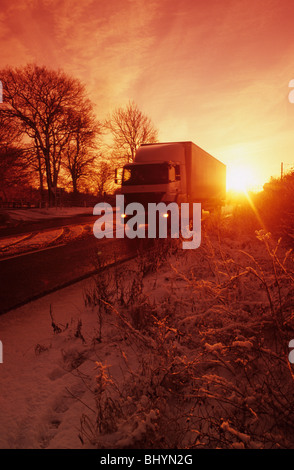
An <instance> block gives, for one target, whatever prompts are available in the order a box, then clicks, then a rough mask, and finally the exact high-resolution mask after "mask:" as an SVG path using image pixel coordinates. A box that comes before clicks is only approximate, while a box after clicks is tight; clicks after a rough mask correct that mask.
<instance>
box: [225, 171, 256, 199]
mask: <svg viewBox="0 0 294 470" xmlns="http://www.w3.org/2000/svg"><path fill="white" fill-rule="evenodd" d="M254 179H255V178H254V174H253V172H252V171H251V170H250V169H249V168H247V167H244V166H235V167H227V191H234V192H238V193H246V192H247V191H248V190H249V189H250V188H251V187H252V186H253V184H254Z"/></svg>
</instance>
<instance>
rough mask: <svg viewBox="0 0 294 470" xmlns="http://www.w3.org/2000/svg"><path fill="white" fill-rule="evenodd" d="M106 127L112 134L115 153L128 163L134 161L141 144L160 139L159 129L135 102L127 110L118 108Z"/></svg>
mask: <svg viewBox="0 0 294 470" xmlns="http://www.w3.org/2000/svg"><path fill="white" fill-rule="evenodd" d="M104 127H105V128H106V129H107V130H109V131H110V132H111V134H112V137H113V141H114V147H115V148H114V152H116V153H117V154H118V155H119V156H120V155H122V159H123V160H124V161H127V162H130V161H133V160H134V158H135V153H136V150H137V148H138V147H139V146H140V145H141V144H144V143H153V142H157V139H158V131H157V129H155V127H154V126H153V124H152V122H151V120H150V118H149V117H148V116H146V115H145V114H143V113H142V111H140V109H139V108H138V106H137V105H136V103H134V101H130V102H129V103H128V105H127V106H126V108H117V109H116V110H115V111H114V112H113V114H112V115H111V116H109V117H108V118H107V119H106V121H105V123H104Z"/></svg>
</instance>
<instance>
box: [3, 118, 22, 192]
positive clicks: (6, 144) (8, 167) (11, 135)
mask: <svg viewBox="0 0 294 470" xmlns="http://www.w3.org/2000/svg"><path fill="white" fill-rule="evenodd" d="M21 144H22V142H21V131H20V129H19V127H18V126H17V125H16V124H15V123H14V122H12V121H11V120H9V119H8V118H5V117H4V116H3V115H1V114H0V192H1V193H2V194H3V195H4V198H6V191H7V189H9V188H11V187H13V186H16V185H18V186H19V185H20V184H23V183H27V178H28V165H26V164H25V163H24V155H25V150H24V149H23V147H22V145H21Z"/></svg>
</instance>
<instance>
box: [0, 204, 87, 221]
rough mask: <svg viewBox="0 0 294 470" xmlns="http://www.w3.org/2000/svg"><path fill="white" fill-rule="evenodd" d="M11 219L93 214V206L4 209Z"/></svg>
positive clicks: (20, 219) (28, 219) (26, 219)
mask: <svg viewBox="0 0 294 470" xmlns="http://www.w3.org/2000/svg"><path fill="white" fill-rule="evenodd" d="M5 213H6V214H8V215H9V218H10V219H11V220H12V221H23V222H24V221H26V222H27V221H36V220H42V219H48V218H55V217H71V216H75V215H80V214H89V215H93V207H49V208H47V209H46V208H43V209H11V210H5Z"/></svg>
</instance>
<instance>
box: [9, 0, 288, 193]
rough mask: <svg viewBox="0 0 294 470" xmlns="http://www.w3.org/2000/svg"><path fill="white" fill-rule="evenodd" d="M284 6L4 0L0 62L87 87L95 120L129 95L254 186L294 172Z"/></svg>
mask: <svg viewBox="0 0 294 470" xmlns="http://www.w3.org/2000/svg"><path fill="white" fill-rule="evenodd" d="M293 25H294V2H293V0H177V1H175V0H149V1H147V0H94V1H92V0H1V8H0V36H1V59H0V66H1V67H4V66H6V65H11V66H20V65H25V64H26V63H28V62H36V63H37V64H40V65H43V64H44V65H47V66H48V67H52V68H56V69H57V68H62V69H64V71H65V72H67V73H69V74H71V75H73V76H75V77H77V78H80V79H81V80H82V81H83V82H85V84H86V86H87V89H88V91H89V94H90V97H91V98H92V100H93V101H94V102H95V103H96V110H97V116H98V118H100V119H103V118H105V117H106V115H107V114H108V113H109V112H110V111H111V110H113V109H114V108H115V107H116V106H121V105H125V104H126V103H127V102H128V100H129V99H133V100H134V101H135V102H136V103H137V104H138V105H139V107H140V108H141V109H142V110H143V111H144V112H145V113H146V114H148V115H149V116H150V117H151V119H152V121H153V122H154V124H155V125H156V127H158V129H159V137H160V140H161V141H173V140H192V141H194V142H195V143H196V144H197V145H199V146H200V147H203V148H204V149H205V150H207V151H208V152H210V153H211V154H212V155H214V156H215V157H217V158H219V159H220V160H222V161H223V162H224V163H226V164H227V165H228V169H229V170H230V169H234V168H236V167H238V166H241V167H245V168H247V169H249V171H250V172H251V174H252V185H253V186H254V185H256V184H262V183H263V182H265V181H266V180H267V179H268V178H269V177H270V176H271V175H279V172H280V162H281V161H284V163H285V169H289V168H290V165H291V164H292V165H294V104H290V103H289V101H288V93H289V91H290V89H289V87H288V84H289V81H290V80H291V79H292V78H294V26H293Z"/></svg>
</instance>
